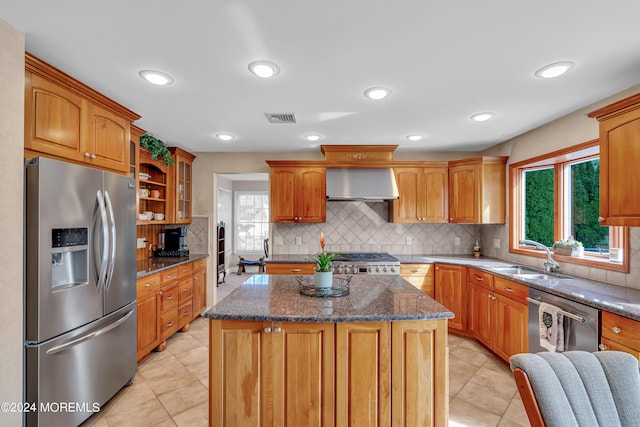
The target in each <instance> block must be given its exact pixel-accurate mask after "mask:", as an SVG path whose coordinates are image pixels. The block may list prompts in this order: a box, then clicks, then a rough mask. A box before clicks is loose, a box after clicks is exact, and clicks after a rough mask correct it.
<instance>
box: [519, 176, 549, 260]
mask: <svg viewBox="0 0 640 427" xmlns="http://www.w3.org/2000/svg"><path fill="white" fill-rule="evenodd" d="M524 176H525V217H524V236H525V238H526V239H530V240H535V241H536V242H540V243H542V244H543V245H545V246H547V247H551V246H553V242H554V241H555V239H554V236H553V218H554V217H553V212H554V205H553V202H554V201H553V195H554V191H553V188H554V184H553V169H539V170H533V171H527V172H526V173H525V175H524Z"/></svg>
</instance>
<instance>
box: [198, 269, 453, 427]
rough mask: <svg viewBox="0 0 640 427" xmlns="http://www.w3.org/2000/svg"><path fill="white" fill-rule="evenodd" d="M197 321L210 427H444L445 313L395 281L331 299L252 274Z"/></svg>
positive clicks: (362, 285)
mask: <svg viewBox="0 0 640 427" xmlns="http://www.w3.org/2000/svg"><path fill="white" fill-rule="evenodd" d="M203 316H204V317H207V318H209V319H211V321H210V334H209V339H210V343H209V344H210V345H209V352H210V358H209V361H210V369H209V397H210V404H209V423H210V425H211V426H225V425H226V426H229V425H243V426H252V425H255V426H258V425H269V426H270V425H291V426H294V425H295V426H297V425H305V426H307V425H308V426H333V425H338V426H346V425H354V424H358V425H372V426H373V425H379V426H390V425H393V426H422V425H433V426H446V425H447V423H448V348H447V319H449V318H451V317H453V314H452V313H451V312H450V311H449V310H448V309H446V308H445V307H443V306H442V305H440V304H438V303H437V302H436V301H434V300H433V299H431V298H429V297H428V296H426V295H424V294H423V293H422V292H420V291H419V290H418V289H416V288H415V287H413V286H412V285H411V284H409V283H408V282H406V281H404V280H403V279H402V278H400V277H398V276H354V277H353V279H352V280H351V283H350V291H349V294H348V295H346V296H343V297H335V298H330V297H309V296H305V295H302V294H300V292H299V289H298V282H297V281H296V279H295V277H294V276H289V275H263V274H260V275H254V276H252V277H251V278H250V279H249V280H248V281H247V282H245V283H244V284H243V285H242V286H240V287H239V288H238V289H236V290H235V291H234V292H232V293H231V294H230V295H229V296H228V297H227V298H225V299H223V300H222V301H220V302H219V303H218V304H216V305H215V306H213V307H211V308H210V309H208V310H207V311H205V313H204V314H203Z"/></svg>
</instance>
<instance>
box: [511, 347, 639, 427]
mask: <svg viewBox="0 0 640 427" xmlns="http://www.w3.org/2000/svg"><path fill="white" fill-rule="evenodd" d="M509 361H510V362H511V370H512V371H513V374H514V377H515V379H516V384H517V385H518V391H519V392H520V396H521V397H522V402H523V404H524V407H525V409H526V411H527V416H528V417H529V422H530V423H531V425H532V426H533V427H537V426H549V427H555V426H588V427H592V426H607V427H609V426H622V427H627V426H639V425H640V371H639V369H638V359H636V358H635V357H633V356H632V355H630V354H627V353H622V352H619V351H602V352H596V353H589V352H586V351H567V352H564V353H537V354H516V355H515V356H512V357H511V358H510V359H509Z"/></svg>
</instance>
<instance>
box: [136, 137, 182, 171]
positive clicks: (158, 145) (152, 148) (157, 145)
mask: <svg viewBox="0 0 640 427" xmlns="http://www.w3.org/2000/svg"><path fill="white" fill-rule="evenodd" d="M140 146H141V147H143V148H146V149H147V150H149V153H151V158H152V159H153V160H155V159H157V158H158V157H160V159H162V161H163V162H164V164H165V165H167V167H171V166H173V164H174V163H175V162H174V160H173V157H171V151H169V149H168V148H167V146H166V145H165V143H164V142H162V141H161V140H159V139H158V138H156V137H155V136H152V135H149V134H148V133H145V134H144V135H142V136H141V137H140Z"/></svg>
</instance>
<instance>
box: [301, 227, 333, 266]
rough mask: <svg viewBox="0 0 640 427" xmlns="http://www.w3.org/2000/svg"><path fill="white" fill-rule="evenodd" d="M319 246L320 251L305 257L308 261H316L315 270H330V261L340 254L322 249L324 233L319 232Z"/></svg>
mask: <svg viewBox="0 0 640 427" xmlns="http://www.w3.org/2000/svg"><path fill="white" fill-rule="evenodd" d="M319 240H320V248H321V249H322V252H320V253H319V254H315V255H314V256H313V257H311V258H307V260H309V261H315V263H316V271H331V266H332V262H333V260H334V259H335V257H337V256H338V255H340V254H335V253H329V252H327V251H325V250H324V244H325V240H324V233H320V239H319Z"/></svg>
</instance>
